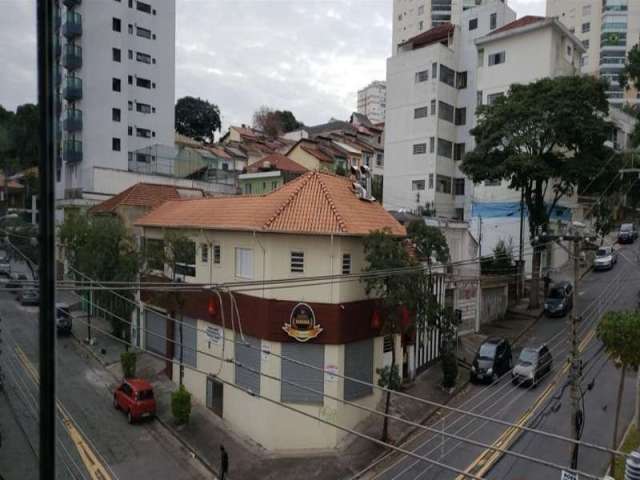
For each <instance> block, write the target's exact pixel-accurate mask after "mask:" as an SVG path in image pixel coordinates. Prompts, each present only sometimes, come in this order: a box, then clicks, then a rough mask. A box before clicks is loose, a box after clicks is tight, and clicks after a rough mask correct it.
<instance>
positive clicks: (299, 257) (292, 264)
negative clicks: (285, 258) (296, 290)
mask: <svg viewBox="0 0 640 480" xmlns="http://www.w3.org/2000/svg"><path fill="white" fill-rule="evenodd" d="M304 263H305V262H304V250H302V249H299V250H291V251H290V252H289V273H294V274H301V273H302V274H303V273H304Z"/></svg>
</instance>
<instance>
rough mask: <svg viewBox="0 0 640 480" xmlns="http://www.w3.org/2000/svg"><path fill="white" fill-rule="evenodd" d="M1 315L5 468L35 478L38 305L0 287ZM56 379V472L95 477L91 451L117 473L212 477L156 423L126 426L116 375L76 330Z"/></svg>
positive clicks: (1, 461) (61, 346) (66, 342)
mask: <svg viewBox="0 0 640 480" xmlns="http://www.w3.org/2000/svg"><path fill="white" fill-rule="evenodd" d="M0 318H1V319H2V321H1V323H0V325H1V328H2V332H1V334H0V335H1V336H2V340H3V344H2V350H3V351H2V353H1V354H0V367H1V368H2V371H3V373H4V378H5V388H4V395H3V394H0V428H3V429H5V430H6V431H7V432H8V434H9V435H11V437H12V440H13V436H14V435H16V437H15V439H16V442H13V441H12V442H10V446H9V447H7V442H3V444H2V447H0V473H1V474H2V475H3V476H4V478H5V479H6V480H9V479H21V480H22V479H30V478H36V477H37V475H36V471H34V470H35V469H34V468H33V467H34V464H35V462H36V458H35V453H34V451H33V450H32V448H31V447H30V445H35V447H34V448H35V449H36V450H37V444H38V441H37V440H38V432H37V409H36V402H37V395H38V386H37V367H38V355H37V308H36V307H22V306H21V305H19V304H18V303H17V302H16V301H15V300H14V299H13V295H12V294H9V293H6V292H0ZM56 378H57V390H56V396H57V398H58V405H59V408H58V420H59V421H58V428H57V437H58V449H57V458H58V468H57V475H56V477H57V478H60V479H72V478H77V479H80V478H86V479H89V478H92V477H91V476H90V475H89V473H88V468H87V464H88V463H89V464H90V461H87V454H86V453H84V452H87V451H88V452H89V456H88V458H89V459H91V458H93V459H97V461H98V464H99V466H100V468H102V471H103V472H106V473H107V475H108V476H109V477H111V478H112V479H122V480H124V479H135V480H139V479H142V478H145V479H146V478H157V479H165V478H166V479H178V480H179V479H184V480H186V479H198V478H213V476H212V474H211V473H210V472H208V471H207V470H206V469H204V467H202V465H201V464H200V463H199V462H198V461H197V460H195V459H193V458H192V456H191V454H190V453H189V452H188V451H186V450H185V449H184V448H183V447H182V445H181V444H180V443H179V442H178V441H177V440H176V439H175V438H174V437H173V436H172V435H171V434H170V433H169V432H168V431H167V430H166V429H165V428H164V427H163V426H162V425H160V424H159V423H158V422H156V421H150V422H145V423H141V424H134V425H129V424H128V423H127V421H126V418H125V416H124V415H123V414H122V413H121V412H119V411H116V410H115V409H114V408H113V406H112V403H111V399H112V394H111V392H112V391H113V387H114V379H113V377H112V376H111V374H110V373H109V372H107V371H106V370H105V369H104V368H103V367H102V366H101V365H100V364H99V363H98V362H97V361H95V360H94V359H93V357H91V356H89V355H88V354H87V353H86V351H85V350H84V348H83V347H82V346H81V345H79V344H78V343H77V341H76V340H75V339H73V338H71V337H58V343H57V377H56ZM7 402H10V403H7ZM2 433H3V435H4V432H2ZM80 452H83V454H81V453H80Z"/></svg>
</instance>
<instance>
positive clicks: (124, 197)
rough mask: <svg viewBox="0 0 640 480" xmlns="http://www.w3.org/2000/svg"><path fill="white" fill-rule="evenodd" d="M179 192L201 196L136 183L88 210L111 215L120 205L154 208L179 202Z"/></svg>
mask: <svg viewBox="0 0 640 480" xmlns="http://www.w3.org/2000/svg"><path fill="white" fill-rule="evenodd" d="M180 190H193V191H197V192H200V193H201V194H202V191H201V190H198V189H191V188H181V187H176V186H175V185H159V184H154V183H136V184H135V185H133V186H131V187H129V188H127V189H126V190H123V191H122V192H120V193H119V194H117V195H115V196H113V197H111V198H109V199H108V200H105V201H104V202H102V203H99V204H97V205H94V206H93V207H91V208H90V209H89V213H111V212H114V211H115V209H116V207H119V206H120V205H126V206H129V207H149V208H155V207H157V206H158V205H160V204H162V203H164V202H166V201H167V200H179V199H180V198H181V196H180ZM201 196H204V194H202V195H201Z"/></svg>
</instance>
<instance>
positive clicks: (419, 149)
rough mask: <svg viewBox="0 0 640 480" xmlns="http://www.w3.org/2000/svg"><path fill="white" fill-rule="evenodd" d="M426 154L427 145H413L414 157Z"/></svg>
mask: <svg viewBox="0 0 640 480" xmlns="http://www.w3.org/2000/svg"><path fill="white" fill-rule="evenodd" d="M424 153H427V144H426V143H415V144H414V145H413V154H414V155H422V154H424Z"/></svg>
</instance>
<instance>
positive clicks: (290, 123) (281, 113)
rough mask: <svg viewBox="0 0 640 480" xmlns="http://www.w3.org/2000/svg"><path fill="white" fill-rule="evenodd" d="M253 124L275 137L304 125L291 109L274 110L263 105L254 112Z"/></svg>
mask: <svg viewBox="0 0 640 480" xmlns="http://www.w3.org/2000/svg"><path fill="white" fill-rule="evenodd" d="M253 126H254V127H255V128H257V129H258V130H261V131H263V132H264V133H265V135H267V136H269V137H274V138H275V137H279V136H280V135H282V134H283V133H287V132H291V131H293V130H297V129H298V128H300V127H302V126H304V125H303V124H302V123H301V122H299V121H298V120H296V117H295V116H294V115H293V113H291V112H290V111H289V110H273V109H271V108H269V107H267V106H262V107H260V108H259V109H258V110H257V111H256V112H255V113H254V114H253Z"/></svg>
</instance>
